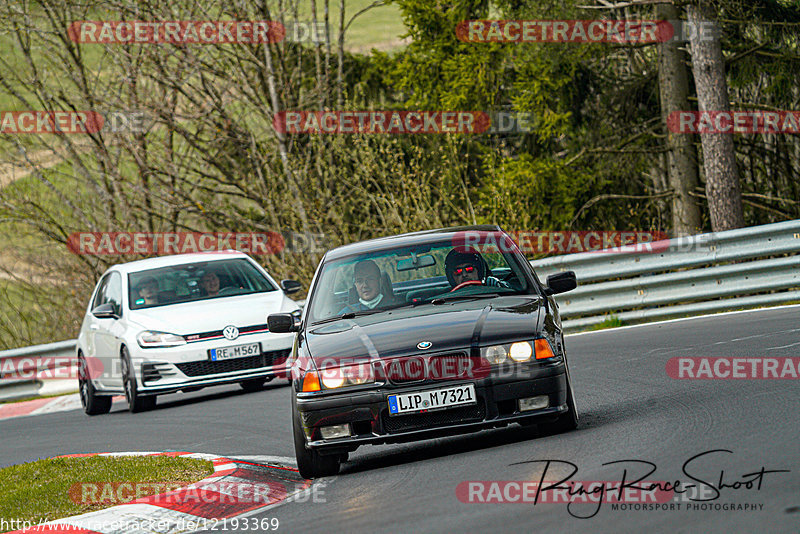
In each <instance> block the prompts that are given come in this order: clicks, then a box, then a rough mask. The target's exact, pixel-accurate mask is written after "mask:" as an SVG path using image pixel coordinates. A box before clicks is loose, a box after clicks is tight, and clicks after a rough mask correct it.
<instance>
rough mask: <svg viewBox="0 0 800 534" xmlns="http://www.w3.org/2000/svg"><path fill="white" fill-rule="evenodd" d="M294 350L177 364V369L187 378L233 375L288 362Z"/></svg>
mask: <svg viewBox="0 0 800 534" xmlns="http://www.w3.org/2000/svg"><path fill="white" fill-rule="evenodd" d="M291 352H292V349H284V350H273V351H270V352H264V353H261V354H260V355H258V356H248V357H246V358H235V359H233V360H221V361H217V362H212V361H210V360H203V361H199V362H186V363H176V364H175V367H177V368H178V369H180V371H181V372H182V373H183V374H185V375H186V376H205V375H217V374H221V373H232V372H234V371H246V370H248V369H258V368H259V367H270V366H272V365H275V362H278V363H280V362H281V360H286V358H287V357H288V356H289V353H291Z"/></svg>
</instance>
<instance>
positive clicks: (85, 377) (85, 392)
mask: <svg viewBox="0 0 800 534" xmlns="http://www.w3.org/2000/svg"><path fill="white" fill-rule="evenodd" d="M78 392H79V393H80V397H81V406H83V411H84V412H85V413H86V415H101V414H104V413H108V412H109V411H111V397H108V396H100V395H97V392H96V391H95V389H94V384H92V380H91V375H90V372H89V367H88V365H87V364H86V358H84V357H83V354H78Z"/></svg>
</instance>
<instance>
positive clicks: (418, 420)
mask: <svg viewBox="0 0 800 534" xmlns="http://www.w3.org/2000/svg"><path fill="white" fill-rule="evenodd" d="M485 418H486V403H485V402H484V401H483V399H482V398H480V397H478V404H473V405H471V406H462V407H460V408H449V409H446V410H439V411H436V412H427V413H415V414H410V415H395V416H390V415H389V410H383V412H382V413H381V420H382V421H383V429H384V430H385V431H386V432H388V433H390V434H392V433H395V432H408V431H410V430H423V429H426V428H435V427H438V426H449V425H457V424H459V423H468V422H473V421H483V420H484V419H485Z"/></svg>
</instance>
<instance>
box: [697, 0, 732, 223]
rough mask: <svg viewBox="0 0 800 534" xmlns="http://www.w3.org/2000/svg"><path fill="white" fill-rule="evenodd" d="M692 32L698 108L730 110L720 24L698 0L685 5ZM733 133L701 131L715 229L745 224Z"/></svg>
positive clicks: (708, 196)
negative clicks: (715, 21) (693, 3)
mask: <svg viewBox="0 0 800 534" xmlns="http://www.w3.org/2000/svg"><path fill="white" fill-rule="evenodd" d="M686 9H687V13H688V18H689V22H690V23H691V24H692V25H693V27H694V29H695V31H693V32H691V38H690V42H691V45H692V71H693V73H694V80H695V85H696V87H697V102H698V109H699V110H700V111H701V112H704V111H730V105H729V102H728V85H727V82H726V80H725V63H724V60H723V58H722V46H721V45H720V41H719V27H718V26H717V25H716V23H713V22H712V21H714V19H715V14H714V13H713V12H712V11H711V9H710V8H709V7H708V5H707V4H706V2H705V0H699V3H698V5H693V6H688V7H687V8H686ZM732 135H733V134H713V133H712V134H709V133H706V134H700V141H701V143H702V146H703V167H704V168H705V172H706V197H707V198H708V209H709V212H710V214H711V228H712V229H713V230H714V231H715V232H720V231H723V230H731V229H733V228H741V227H742V226H744V215H743V213H742V191H741V189H740V185H739V172H738V170H737V168H736V157H735V154H734V148H733V137H732Z"/></svg>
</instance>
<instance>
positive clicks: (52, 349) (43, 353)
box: [0, 339, 78, 402]
mask: <svg viewBox="0 0 800 534" xmlns="http://www.w3.org/2000/svg"><path fill="white" fill-rule="evenodd" d="M74 357H75V340H74V339H70V340H67V341H58V342H56V343H48V344H46V345H34V346H32V347H22V348H19V349H11V350H4V351H0V402H2V401H9V400H17V399H23V398H26V397H39V396H43V395H57V394H60V393H67V392H70V391H75V390H77V389H78V382H77V380H75V379H65V380H59V379H49V378H48V379H46V380H42V379H41V376H42V374H43V373H44V372H45V371H52V370H54V369H56V368H57V367H60V366H59V365H58V364H59V363H63V361H64V359H69V358H74ZM26 364H27V365H26ZM75 364H77V361H76V362H75ZM11 369H13V370H14V372H13V373H9V372H8V371H9V370H11ZM73 374H74V373H73ZM8 376H12V377H14V378H8Z"/></svg>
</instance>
